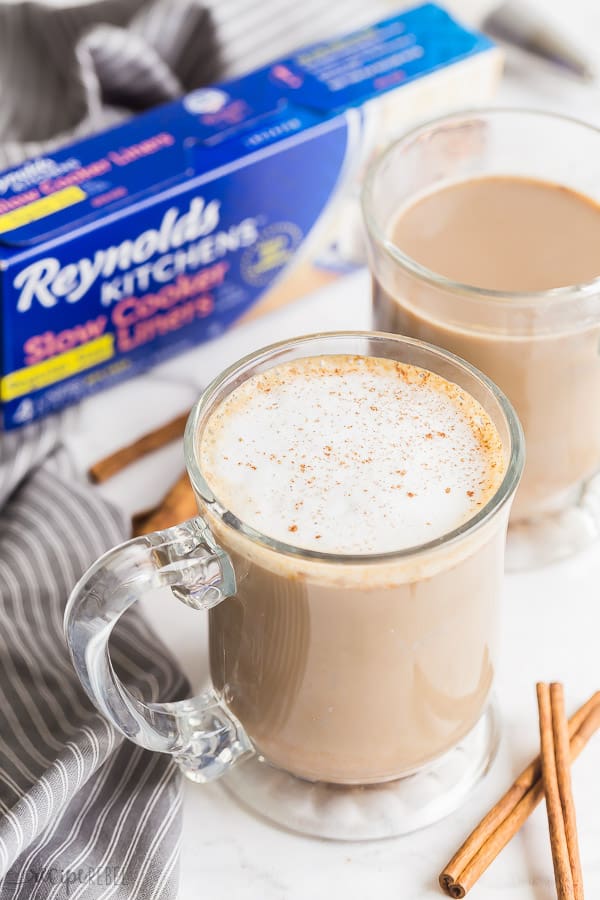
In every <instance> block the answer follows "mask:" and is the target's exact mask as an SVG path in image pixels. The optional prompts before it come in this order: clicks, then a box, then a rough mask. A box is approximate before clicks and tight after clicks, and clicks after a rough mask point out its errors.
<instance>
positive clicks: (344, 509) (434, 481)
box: [199, 356, 505, 554]
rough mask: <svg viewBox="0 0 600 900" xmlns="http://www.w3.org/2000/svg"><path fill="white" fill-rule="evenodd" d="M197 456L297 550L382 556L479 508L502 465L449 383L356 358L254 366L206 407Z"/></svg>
mask: <svg viewBox="0 0 600 900" xmlns="http://www.w3.org/2000/svg"><path fill="white" fill-rule="evenodd" d="M199 452H200V463H201V468H202V471H203V474H204V477H205V478H206V480H207V482H208V484H209V486H210V487H211V489H212V491H213V492H214V494H215V496H216V498H217V499H218V500H219V502H220V503H221V504H222V505H223V506H225V507H226V508H227V509H229V510H230V511H231V512H232V513H234V515H236V516H237V517H238V518H239V519H240V520H241V521H242V522H244V524H246V525H250V526H251V527H253V528H255V529H256V530H257V531H260V532H261V533H262V534H265V535H267V536H269V537H271V538H276V539H278V540H280V541H283V542H285V543H288V544H293V545H294V546H297V547H302V548H309V549H312V550H319V551H322V552H328V553H331V552H337V553H352V554H367V553H385V552H388V551H393V550H400V549H404V548H407V547H413V546H416V545H418V544H422V543H425V542H427V541H430V540H433V539H434V538H436V537H439V536H440V535H442V534H445V533H446V532H448V531H451V530H452V529H454V528H456V527H457V526H458V525H460V524H461V523H463V522H465V521H466V520H467V519H469V518H471V517H472V516H473V515H474V514H475V513H476V512H477V510H478V509H479V508H480V507H481V506H483V505H484V504H485V503H486V502H487V500H489V499H490V497H491V496H492V495H493V494H494V493H495V491H496V490H497V488H498V486H499V484H500V481H501V480H502V476H503V474H504V468H505V463H504V454H503V448H502V443H501V439H500V436H499V434H498V432H497V430H496V428H495V426H494V425H493V423H492V422H491V420H490V418H489V417H488V415H487V414H486V413H485V411H484V410H483V408H482V407H481V406H480V405H479V403H477V402H476V401H475V400H474V399H473V398H472V397H470V395H469V394H467V393H466V392H465V391H463V390H462V389H461V388H459V387H457V386H456V385H454V384H451V383H450V382H448V381H446V380H444V379H443V378H441V377H440V376H438V375H434V374H432V373H430V372H427V371H425V370H424V369H419V368H417V367H415V366H410V365H406V364H403V363H396V362H393V361H391V360H386V359H376V358H373V357H361V356H323V357H308V358H305V359H300V360H296V361H294V362H292V363H285V364H282V365H279V366H276V367H274V368H273V369H270V370H269V371H268V372H266V373H262V374H260V375H256V376H254V377H253V378H251V379H249V380H248V381H246V382H245V383H244V384H242V385H241V386H240V387H238V388H236V389H235V390H234V391H233V392H232V393H231V394H230V395H229V396H228V397H227V398H226V399H225V400H224V401H223V402H222V403H221V405H220V406H219V407H218V408H217V409H216V410H215V411H214V412H213V413H212V414H211V416H210V418H209V420H208V422H207V424H206V426H205V428H204V430H203V434H202V436H201V440H200V447H199Z"/></svg>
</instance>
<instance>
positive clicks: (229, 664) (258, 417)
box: [197, 355, 509, 783]
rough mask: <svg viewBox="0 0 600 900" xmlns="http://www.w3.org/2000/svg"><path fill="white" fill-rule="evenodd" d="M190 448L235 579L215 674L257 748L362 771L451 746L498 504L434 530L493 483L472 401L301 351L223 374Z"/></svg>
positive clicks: (427, 377)
mask: <svg viewBox="0 0 600 900" xmlns="http://www.w3.org/2000/svg"><path fill="white" fill-rule="evenodd" d="M197 453H198V458H199V464H200V466H201V469H202V472H203V476H204V478H205V480H206V482H207V484H208V486H209V488H210V489H211V491H212V492H213V493H214V495H215V497H216V499H217V501H218V502H219V504H220V505H221V506H223V507H225V508H226V509H227V510H228V511H229V512H228V513H227V515H226V516H225V517H224V518H225V522H224V521H222V520H221V519H220V518H219V517H218V516H217V515H215V514H214V513H213V512H212V511H211V508H210V506H209V505H207V504H206V503H203V502H202V501H200V499H199V502H200V506H201V511H202V513H203V515H205V517H206V518H207V520H208V521H209V524H210V526H211V528H212V529H213V531H214V533H215V535H216V538H217V540H218V542H219V544H220V545H221V546H222V547H224V548H225V549H226V550H227V551H228V552H229V554H230V556H231V557H232V559H233V562H234V568H235V571H236V579H237V592H236V595H235V596H234V597H230V598H228V599H226V600H224V601H223V602H222V603H220V604H219V605H218V606H216V607H215V608H214V609H212V610H211V612H210V661H211V674H212V679H213V682H214V684H215V687H216V688H217V689H218V690H221V691H223V694H224V696H225V698H226V700H227V703H228V706H229V707H230V708H231V709H232V711H233V712H234V713H235V714H236V715H237V716H238V718H239V719H240V721H241V722H242V723H243V725H244V729H245V730H246V732H247V733H248V735H249V736H250V738H251V740H252V742H253V743H254V745H255V747H256V748H257V750H258V752H259V753H262V754H264V756H265V757H266V758H267V760H269V761H270V762H271V763H273V764H274V765H276V766H279V767H281V768H283V769H286V770H287V771H289V772H292V773H293V774H296V775H299V776H302V777H305V778H308V779H313V780H323V781H330V782H339V783H353V782H359V783H369V782H378V781H383V780H387V779H392V778H396V777H399V776H401V775H404V774H406V773H408V772H411V771H414V770H415V769H417V768H418V767H419V766H421V765H422V764H423V763H425V762H428V761H430V760H432V759H434V758H436V757H438V756H439V755H441V754H443V753H444V752H445V751H446V750H448V749H450V748H451V747H453V746H454V745H455V744H456V743H457V741H458V740H460V738H461V737H462V736H464V735H465V734H466V733H467V732H469V731H470V730H471V728H472V727H473V726H474V725H475V723H476V722H477V720H478V719H479V717H480V716H481V714H482V711H483V709H484V707H485V704H486V701H487V698H488V693H489V689H490V685H491V682H492V677H493V671H494V656H495V641H496V636H497V628H496V613H497V608H498V593H499V589H500V584H501V578H502V568H503V550H504V537H505V527H506V515H505V514H504V513H503V514H502V515H501V516H500V517H499V518H494V519H491V520H488V521H486V523H485V524H483V525H482V526H481V527H480V528H478V529H476V530H474V531H473V533H472V534H469V535H468V536H467V537H465V538H463V539H460V540H456V541H444V542H442V541H439V542H438V543H437V544H436V543H435V541H436V540H437V539H440V538H442V536H444V535H447V534H448V533H449V532H452V531H453V530H454V529H456V528H458V527H459V526H461V525H463V524H464V523H466V522H468V521H469V520H470V519H472V518H473V516H475V515H476V514H477V513H478V512H479V511H481V510H483V509H484V507H485V505H486V504H487V502H488V501H489V500H490V499H491V498H492V497H493V496H494V495H495V494H496V491H497V489H498V487H499V485H500V483H501V481H502V479H503V476H504V473H505V469H506V464H507V456H508V453H509V448H507V447H506V446H504V445H503V442H502V440H501V437H500V434H499V432H498V430H497V429H496V426H495V425H494V424H493V422H492V420H491V419H490V417H489V416H488V414H487V413H486V412H485V410H484V409H483V407H482V406H481V405H480V404H479V403H478V402H477V401H476V400H475V399H474V398H473V397H471V396H470V395H469V394H468V393H467V392H466V391H465V390H463V389H462V388H460V387H458V386H457V385H455V384H452V383H451V382H449V381H446V380H445V379H444V378H442V377H441V376H439V375H437V374H434V373H432V372H428V371H426V370H424V369H420V368H417V367H415V366H411V365H408V364H404V363H399V362H395V361H393V360H389V359H383V358H381V359H380V358H374V357H367V356H344V355H339V356H319V357H307V358H304V359H303V358H300V359H297V360H295V361H294V362H286V363H282V364H280V365H277V366H275V367H274V368H272V369H269V370H267V371H266V372H263V373H260V374H255V375H253V376H252V377H251V378H249V379H248V380H246V381H245V382H243V383H242V384H241V385H239V386H238V387H236V388H234V389H233V391H232V392H231V393H230V394H229V395H228V396H227V397H226V398H225V399H224V400H222V401H221V402H220V404H218V405H217V407H216V409H214V410H213V412H212V413H211V415H210V417H209V419H208V421H207V422H206V424H205V425H204V427H203V428H202V431H201V433H200V434H199V435H198V447H197ZM232 517H235V518H236V519H237V520H239V521H240V522H242V523H243V524H244V526H245V527H246V529H254V530H255V531H257V532H259V533H260V534H261V535H263V536H266V538H269V539H271V540H273V541H274V542H277V543H276V548H274V549H270V548H269V547H268V546H265V541H264V539H263V540H262V542H257V541H254V540H251V538H250V537H248V536H245V535H244V534H243V533H242V532H241V531H240V530H239V527H228V525H227V519H229V521H230V522H231V521H232ZM430 542H434V543H433V544H430ZM282 544H285V545H290V546H289V549H288V551H287V552H284V550H283V549H282V546H281V545H282ZM421 545H426V548H425V549H424V550H423V551H422V552H421V553H413V554H406V555H405V558H404V557H402V556H401V555H400V556H398V555H396V556H394V555H393V554H397V553H398V551H402V550H407V549H408V548H415V547H417V546H421ZM294 547H295V548H300V549H301V550H302V553H298V554H297V555H295V554H294V552H293V548H294ZM311 552H312V553H316V554H330V556H328V557H327V558H319V557H318V556H313V557H312V558H311V555H310V553H311ZM385 553H389V554H391V556H390V558H388V559H385V558H383V559H381V560H378V561H376V562H374V561H373V560H369V559H368V556H369V555H370V554H385Z"/></svg>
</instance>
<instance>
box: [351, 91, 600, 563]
mask: <svg viewBox="0 0 600 900" xmlns="http://www.w3.org/2000/svg"><path fill="white" fill-rule="evenodd" d="M599 159H600V130H599V129H597V128H595V127H593V126H591V125H587V124H585V123H583V122H580V121H577V120H576V119H570V118H567V117H565V116H559V115H555V114H552V113H546V112H536V111H532V110H527V109H503V108H498V109H478V110H472V111H466V112H458V113H453V114H451V115H446V116H443V117H441V118H439V119H436V120H434V121H432V122H430V123H426V124H424V125H420V126H419V127H417V128H415V129H414V130H412V131H410V132H408V133H407V134H406V135H405V136H404V137H403V138H401V139H400V140H399V141H397V142H396V143H394V144H392V145H391V146H390V147H389V148H388V149H387V151H386V152H385V153H384V154H383V155H382V156H381V157H379V159H378V160H377V161H376V162H375V163H374V164H373V165H372V167H371V170H370V172H369V174H368V176H367V179H366V182H365V186H364V191H363V213H364V218H365V222H366V226H367V232H368V244H369V261H370V267H371V272H372V276H373V307H374V325H375V327H376V328H380V329H383V330H385V331H392V332H398V333H400V334H405V335H410V336H411V337H415V338H419V339H421V340H424V341H430V342H431V343H434V344H436V345H438V346H440V347H445V348H446V349H448V350H451V351H452V352H453V353H456V354H458V355H459V356H460V357H462V358H464V359H467V360H469V362H471V363H473V365H475V366H477V367H478V368H479V369H481V370H482V371H483V372H485V373H486V374H487V375H489V377H490V378H491V379H492V380H493V381H494V382H495V383H496V384H498V385H499V386H500V388H501V389H502V390H503V391H504V392H505V393H506V395H507V396H508V398H509V399H510V401H511V402H512V403H513V404H514V406H515V409H516V410H517V414H518V416H519V418H520V420H521V423H522V425H523V429H524V431H525V439H526V441H527V465H526V466H525V472H524V475H523V480H522V483H521V486H520V488H519V491H518V493H517V496H516V498H515V502H514V504H513V513H512V517H511V528H510V531H509V554H508V563H509V568H512V569H522V568H529V567H531V566H535V565H540V564H543V563H546V562H550V561H552V560H555V559H559V558H561V557H566V556H569V555H570V554H571V553H573V552H574V551H576V550H579V549H582V548H584V547H586V546H588V545H589V544H591V543H592V542H593V541H596V540H597V539H598V537H599V536H600V474H599V473H600V411H599V407H600V350H599V346H600V344H599V342H600V277H598V278H596V279H594V280H593V281H591V282H589V283H586V284H578V285H572V286H570V287H560V288H556V289H554V290H546V291H535V292H529V293H510V292H505V291H504V292H503V291H500V290H498V291H496V290H484V289H482V288H479V287H477V286H475V285H469V284H461V283H458V282H455V281H452V280H450V279H448V278H444V277H443V276H442V275H438V274H437V273H435V272H432V271H430V270H429V269H427V268H425V267H424V266H422V265H420V264H419V263H417V262H415V261H414V260H412V259H411V258H410V257H409V256H407V255H406V254H405V253H403V252H402V251H401V250H400V249H399V248H398V247H397V246H396V245H395V244H394V241H393V239H392V237H391V230H392V227H393V223H394V221H395V219H396V217H397V216H398V214H399V213H400V211H401V210H402V209H403V208H406V207H407V206H410V205H412V204H413V203H414V202H415V201H416V200H417V199H418V198H419V197H422V196H423V195H426V194H428V193H430V192H434V191H435V190H436V189H439V188H442V187H444V186H447V185H448V184H451V183H457V182H462V181H469V180H471V179H474V178H483V177H489V176H516V177H519V178H525V179H527V178H529V179H534V180H541V181H545V182H549V183H551V184H557V185H559V186H566V187H568V188H570V189H572V190H574V191H575V192H578V193H580V194H583V195H585V196H587V197H589V198H590V199H591V200H593V201H595V202H596V203H599V202H600V166H599V165H598V160H599ZM433 224H434V223H433ZM483 227H485V223H484V224H483Z"/></svg>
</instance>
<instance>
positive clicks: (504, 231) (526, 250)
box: [374, 176, 600, 519]
mask: <svg viewBox="0 0 600 900" xmlns="http://www.w3.org/2000/svg"><path fill="white" fill-rule="evenodd" d="M389 239H390V241H391V243H392V244H393V245H394V246H395V247H397V248H398V250H399V251H400V252H401V253H402V254H405V255H406V256H407V257H409V258H410V259H411V260H413V261H414V262H415V263H416V264H417V265H419V266H422V267H423V268H424V269H426V270H429V271H431V272H433V273H436V275H439V276H442V277H443V278H444V279H447V280H448V281H449V282H452V283H457V284H465V285H472V286H474V289H479V290H480V291H481V298H480V299H481V304H482V305H485V303H486V296H485V292H486V291H492V292H495V294H497V295H498V296H497V297H496V296H495V297H489V298H487V303H488V305H489V308H490V312H489V315H490V322H489V323H488V324H487V325H486V314H485V310H483V311H482V310H481V308H476V305H475V304H473V303H470V300H469V298H468V297H467V298H466V299H464V301H463V302H462V306H463V310H462V313H459V312H457V307H458V305H459V304H460V303H461V301H462V298H458V299H457V298H455V297H454V294H453V289H452V288H448V290H447V291H444V288H443V287H440V285H439V284H437V283H434V282H432V281H430V280H428V279H427V278H423V279H419V278H417V277H415V276H414V274H413V273H412V272H410V271H409V270H408V269H405V268H403V267H402V266H397V267H395V268H394V270H393V271H392V270H391V268H390V267H386V266H385V265H383V266H379V267H376V271H375V273H374V314H375V325H376V327H378V328H381V329H384V330H386V331H393V332H397V333H399V334H406V335H410V336H412V337H417V338H420V339H422V340H425V341H430V342H431V343H434V344H437V345H438V346H440V347H445V348H447V349H449V350H452V351H453V352H454V353H456V354H457V355H459V356H461V357H463V358H464V359H467V360H469V361H470V362H472V363H473V364H474V365H475V366H477V367H478V368H479V369H481V370H482V371H483V372H485V373H486V374H487V375H489V376H490V378H492V380H493V381H495V382H496V384H498V385H499V386H500V387H501V388H502V390H503V391H504V392H505V393H506V394H507V396H508V397H509V399H510V400H511V402H512V403H513V405H514V406H515V409H516V410H517V413H518V415H519V418H520V419H521V422H522V424H523V429H524V431H525V440H526V445H527V463H526V466H525V473H524V476H523V480H522V482H521V487H520V488H519V492H518V493H517V496H516V499H515V503H514V506H513V515H514V517H515V518H516V519H519V518H529V517H532V516H535V515H536V514H540V513H544V512H546V511H552V510H553V509H559V508H561V506H562V505H564V503H565V501H566V499H567V498H568V496H569V492H570V491H571V490H572V489H574V488H576V486H577V485H578V484H580V483H581V481H582V480H583V479H585V478H587V477H588V476H590V475H591V474H592V473H593V472H594V471H596V470H597V469H598V466H599V465H600V356H599V351H598V341H599V339H600V322H594V319H593V318H590V317H588V319H587V320H586V321H585V323H583V327H582V323H580V322H579V321H577V320H576V319H575V318H574V319H573V322H572V323H568V322H567V323H566V324H564V325H563V326H562V327H559V328H558V329H557V330H554V331H553V333H545V332H544V327H545V326H544V320H543V317H547V323H549V322H550V321H551V317H552V314H553V302H554V301H553V297H552V293H551V292H552V291H553V290H555V289H559V288H564V287H568V286H569V285H578V284H585V283H589V282H591V281H592V280H593V279H594V278H596V277H597V276H599V275H600V205H598V204H597V203H595V202H592V200H590V199H589V198H588V197H586V196H584V195H582V194H580V193H577V192H576V191H573V190H570V189H568V188H564V187H561V186H559V185H558V184H553V183H550V182H545V181H540V180H534V179H526V178H519V177H517V176H514V177H512V176H504V177H499V176H496V177H485V178H474V179H470V180H466V181H462V182H457V183H454V184H450V185H448V186H446V187H442V188H440V189H439V190H436V191H431V192H429V193H427V194H425V195H423V196H421V197H420V198H419V199H417V200H415V201H414V202H412V203H411V204H410V205H407V206H406V207H405V208H404V209H401V210H399V211H398V213H397V215H396V217H395V218H394V219H393V220H392V221H391V222H390V224H389ZM531 292H534V293H537V294H538V295H539V296H538V298H537V301H536V302H535V303H531V302H530V303H528V304H527V306H526V307H524V308H520V306H519V303H520V301H519V295H521V294H528V293H531ZM544 292H547V293H544ZM501 294H505V295H506V298H505V306H507V310H506V313H507V316H508V315H511V314H512V317H513V321H514V326H511V330H510V332H509V333H507V331H506V327H502V324H501V327H500V328H498V327H494V325H496V326H497V324H498V317H500V318H501V317H502V313H501V311H500V312H498V305H499V303H501V302H502V301H501V300H499V299H498V298H499V297H500V295H501ZM509 298H512V299H509ZM511 306H512V309H511V308H510V307H511ZM573 309H574V316H575V300H574V307H573ZM492 316H494V317H495V323H494V325H492V322H491V317H492ZM507 321H508V318H507V319H505V320H504V325H506V322H507ZM517 328H518V332H517V330H516V329H517Z"/></svg>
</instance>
